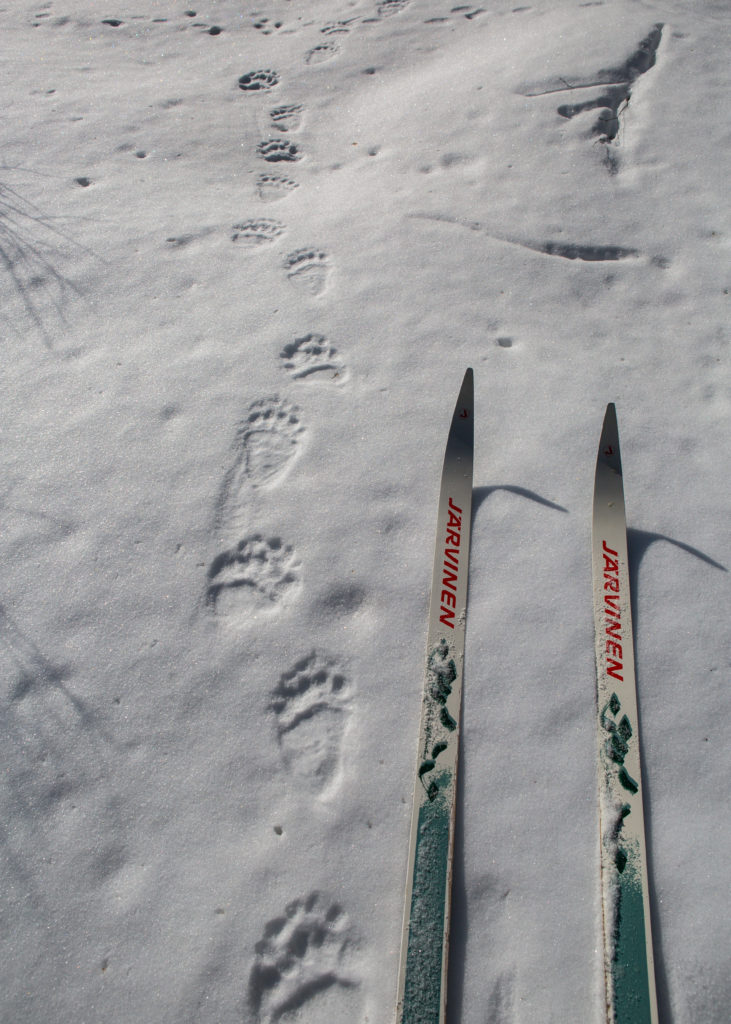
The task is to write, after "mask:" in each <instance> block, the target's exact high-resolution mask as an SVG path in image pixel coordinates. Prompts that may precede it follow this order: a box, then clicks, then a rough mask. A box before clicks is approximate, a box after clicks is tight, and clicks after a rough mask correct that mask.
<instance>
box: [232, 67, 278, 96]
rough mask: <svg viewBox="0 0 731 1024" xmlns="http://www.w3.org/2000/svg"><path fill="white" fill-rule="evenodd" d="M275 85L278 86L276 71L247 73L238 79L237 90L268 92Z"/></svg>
mask: <svg viewBox="0 0 731 1024" xmlns="http://www.w3.org/2000/svg"><path fill="white" fill-rule="evenodd" d="M275 85H279V75H278V74H277V72H276V71H270V70H265V71H247V72H246V74H245V75H242V76H241V78H239V89H243V90H244V92H269V90H270V89H273V88H274V86H275Z"/></svg>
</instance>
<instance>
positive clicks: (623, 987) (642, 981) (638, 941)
mask: <svg viewBox="0 0 731 1024" xmlns="http://www.w3.org/2000/svg"><path fill="white" fill-rule="evenodd" d="M646 947H647V936H646V934H645V908H644V901H643V895H642V882H641V879H640V876H639V873H638V872H637V871H636V870H635V869H634V865H632V864H631V862H629V861H628V863H627V866H626V867H625V868H624V870H623V871H622V873H621V874H620V876H619V881H618V892H617V934H616V938H615V946H614V959H613V960H612V975H613V982H614V985H613V988H614V1021H615V1024H639V1022H641V1021H649V1020H652V1009H651V1003H650V983H649V978H648V975H647V952H646Z"/></svg>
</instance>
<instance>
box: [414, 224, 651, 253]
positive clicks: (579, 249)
mask: <svg viewBox="0 0 731 1024" xmlns="http://www.w3.org/2000/svg"><path fill="white" fill-rule="evenodd" d="M407 216H408V217H410V218H412V219H414V220H428V221H435V222H436V223H438V224H455V225H457V226H458V227H461V228H466V229H467V230H468V231H475V232H478V233H479V234H484V235H486V236H487V237H488V238H493V239H494V240H495V241H497V242H504V243H505V244H506V245H518V246H521V248H523V249H530V250H531V251H532V252H537V253H542V254H543V255H544V256H558V257H560V258H561V259H565V260H582V261H584V262H588V263H602V262H616V261H617V260H627V259H632V258H635V257H638V256H640V252H639V251H638V250H637V249H632V248H630V247H629V246H621V245H610V244H606V245H589V244H585V243H581V242H556V241H539V240H534V239H526V238H511V237H510V236H508V235H499V234H496V233H495V232H492V231H490V230H489V228H487V227H486V226H485V225H484V224H482V223H480V221H468V220H463V219H462V218H460V217H452V216H450V215H449V214H442V213H410V214H407Z"/></svg>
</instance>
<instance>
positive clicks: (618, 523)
mask: <svg viewBox="0 0 731 1024" xmlns="http://www.w3.org/2000/svg"><path fill="white" fill-rule="evenodd" d="M592 573H593V580H594V627H595V637H596V666H597V713H598V718H597V729H598V744H599V752H598V771H599V827H600V842H601V890H602V918H603V930H604V980H605V995H606V1022H607V1024H657V1021H658V1016H657V998H656V995H655V972H654V964H653V953H652V931H651V928H650V900H649V892H648V884H647V859H646V853H645V821H644V813H643V806H642V778H641V771H640V737H639V729H638V722H637V692H636V684H635V656H634V643H633V636H632V611H631V601H630V581H629V571H628V564H627V528H626V523H625V509H624V490H623V486H622V462H621V459H620V452H619V432H618V429H617V416H616V412H615V408H614V405H612V404H610V405H609V406H608V407H607V411H606V416H605V418H604V427H603V429H602V435H601V440H600V442H599V453H598V455H597V464H596V477H595V483H594V515H593V523H592Z"/></svg>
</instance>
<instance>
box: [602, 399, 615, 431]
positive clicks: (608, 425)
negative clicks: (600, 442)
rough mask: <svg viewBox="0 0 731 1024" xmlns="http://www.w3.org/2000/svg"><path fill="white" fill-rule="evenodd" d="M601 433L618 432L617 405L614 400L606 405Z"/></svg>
mask: <svg viewBox="0 0 731 1024" xmlns="http://www.w3.org/2000/svg"><path fill="white" fill-rule="evenodd" d="M602 434H604V435H610V434H611V435H614V436H617V435H618V434H619V425H618V423H617V407H616V405H615V404H614V402H610V403H609V404H608V405H607V410H606V412H605V413H604V423H603V425H602Z"/></svg>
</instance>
